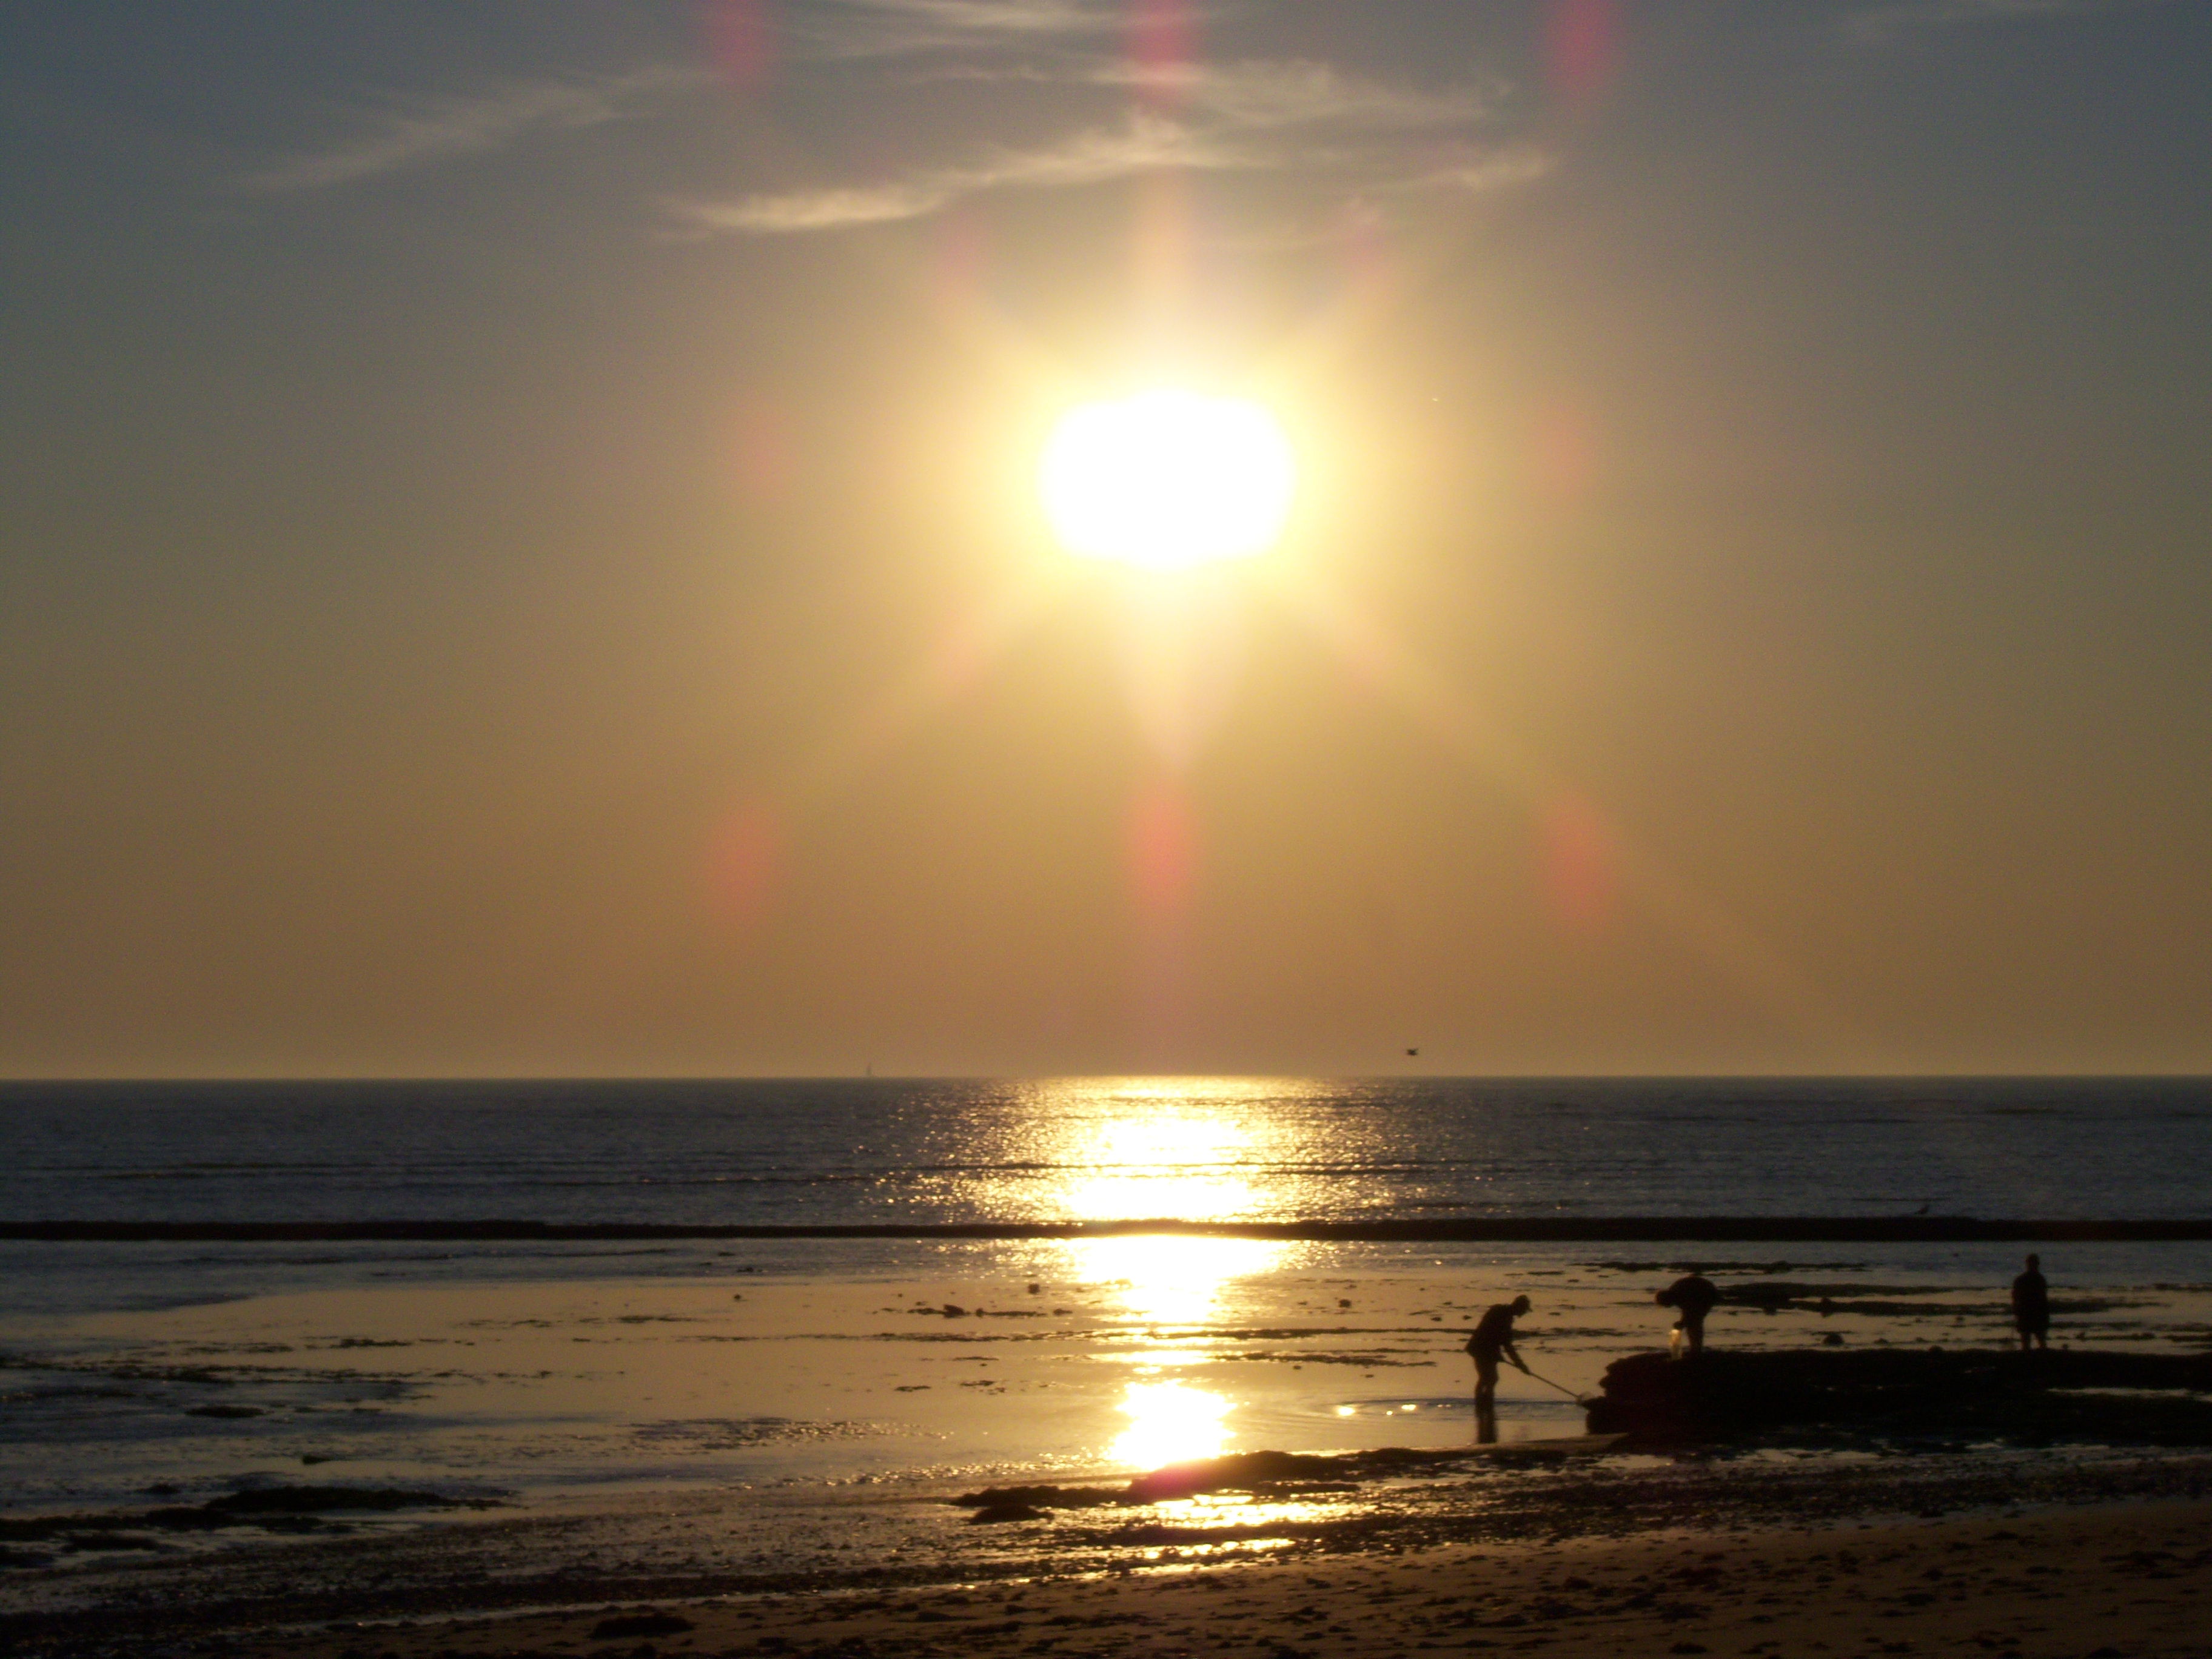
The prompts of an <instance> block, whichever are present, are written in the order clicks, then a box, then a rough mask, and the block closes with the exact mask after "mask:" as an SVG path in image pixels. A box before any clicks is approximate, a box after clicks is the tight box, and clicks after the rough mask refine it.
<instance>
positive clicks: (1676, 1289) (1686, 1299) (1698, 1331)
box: [1651, 1267, 1721, 1354]
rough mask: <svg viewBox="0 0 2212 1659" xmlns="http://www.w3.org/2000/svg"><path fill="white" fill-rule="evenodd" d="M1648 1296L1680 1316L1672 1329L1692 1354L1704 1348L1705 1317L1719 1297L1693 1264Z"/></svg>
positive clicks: (1711, 1282)
mask: <svg viewBox="0 0 2212 1659" xmlns="http://www.w3.org/2000/svg"><path fill="white" fill-rule="evenodd" d="M1651 1299H1652V1300H1653V1301H1654V1302H1656V1303H1657V1304H1659V1305H1660V1306H1661V1307H1662V1308H1672V1309H1673V1310H1674V1311H1675V1313H1676V1314H1677V1315H1678V1316H1679V1317H1678V1318H1677V1319H1676V1320H1675V1322H1674V1326H1675V1328H1676V1329H1677V1330H1679V1331H1680V1332H1681V1333H1682V1340H1683V1341H1684V1342H1685V1343H1686V1344H1687V1345H1688V1346H1689V1350H1690V1352H1692V1353H1693V1354H1696V1353H1703V1352H1705V1316H1706V1315H1707V1314H1709V1313H1711V1311H1712V1310H1713V1308H1714V1305H1715V1304H1717V1303H1718V1302H1719V1301H1720V1299H1721V1293H1720V1291H1719V1290H1718V1289H1717V1287H1716V1286H1715V1285H1714V1284H1713V1281H1712V1280H1711V1279H1708V1278H1706V1277H1705V1275H1704V1274H1703V1273H1699V1271H1698V1270H1697V1269H1696V1268H1695V1267H1692V1268H1691V1269H1690V1271H1689V1273H1687V1274H1686V1276H1685V1277H1683V1278H1680V1279H1676V1280H1675V1281H1674V1283H1673V1284H1671V1285H1668V1287H1667V1288H1666V1289H1665V1290H1663V1291H1656V1292H1655V1293H1654V1294H1653V1296H1652V1297H1651Z"/></svg>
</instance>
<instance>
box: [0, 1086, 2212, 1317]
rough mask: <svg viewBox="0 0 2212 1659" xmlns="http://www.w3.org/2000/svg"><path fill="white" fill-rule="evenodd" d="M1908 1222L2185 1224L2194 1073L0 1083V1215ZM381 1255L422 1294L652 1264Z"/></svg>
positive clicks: (274, 1260) (331, 1259)
mask: <svg viewBox="0 0 2212 1659" xmlns="http://www.w3.org/2000/svg"><path fill="white" fill-rule="evenodd" d="M1923 1214H1927V1215H1936V1216H1973V1217H1980V1218H2081V1219H2096V1218H2137V1219H2147V1220H2164V1219H2179V1218H2202V1217H2205V1216H2208V1215H2212V1079H2133V1078H2130V1079H1948V1078H1947V1079H1510V1080H1488V1079H1353V1080H1315V1079H1273V1078H1181V1077H1176V1078H1079V1079H1043V1080H1011V1081H959V1080H937V1079H927V1080H895V1079H840V1080H816V1079H805V1080H750V1079H748V1080H742V1081H689V1080H686V1081H667V1082H654V1081H618V1082H606V1081H590V1082H543V1081H540V1082H513V1081H501V1082H382V1081H379V1082H307V1083H281V1082H252V1083H236V1082H205V1083H200V1082H193V1083H14V1084H0V1222H53V1221H62V1222H79V1221H88V1222H223V1223H258V1222H283V1223H357V1222H410V1221H477V1220H494V1221H509V1222H544V1223H549V1224H554V1225H564V1224H610V1223H611V1224H617V1225H623V1224H635V1225H679V1226H680V1225H767V1226H792V1227H805V1226H825V1225H827V1226H835V1225H872V1224H873V1225H883V1224H892V1225H902V1224H924V1225H927V1224H945V1223H956V1224H957V1223H969V1222H992V1223H1017V1224H1018V1223H1029V1222H1034V1223H1059V1222H1067V1221H1130V1220H1138V1219H1176V1220H1184V1221H1264V1222H1299V1221H1310V1222H1334V1221H1375V1220H1389V1219H1399V1220H1408V1221H1420V1220H1424V1219H1432V1218H1446V1217H1454V1216H1469V1217H1518V1216H1547V1217H1556V1218H1574V1217H1576V1216H1593V1217H1595V1216H1621V1215H1634V1216H1669V1215H1698V1216H1715V1215H1742V1216H1792V1215H1799V1216H1802V1215H1818V1216H1875V1217H1883V1216H1887V1217H1905V1216H1914V1215H1923ZM393 1254H394V1252H393V1251H392V1249H391V1248H390V1247H389V1246H386V1247H384V1248H383V1249H374V1248H364V1249H358V1250H355V1251H351V1252H348V1251H341V1250H326V1251H321V1252H313V1253H307V1254H305V1255H303V1254H302V1253H301V1251H300V1250H298V1249H296V1248H289V1249H286V1248H270V1249H259V1250H253V1249H228V1250H200V1251H191V1252H179V1251H177V1250H175V1249H166V1250H165V1249H156V1248H150V1247H139V1248H127V1247H116V1248H111V1249H78V1250H75V1251H71V1250H68V1249H62V1248H60V1247H55V1246H35V1245H34V1246H24V1245H15V1244H10V1245H5V1246H0V1266H4V1267H7V1268H8V1269H9V1272H8V1273H7V1277H6V1283H5V1287H4V1290H0V1311H4V1310H7V1309H9V1308H11V1307H12V1308H15V1309H17V1310H21V1309H25V1308H28V1307H33V1306H35V1307H37V1308H39V1309H40V1310H46V1311H58V1310H64V1309H94V1308H100V1307H113V1306H127V1305H137V1306H145V1305H155V1304H161V1303H166V1302H170V1301H173V1300H177V1299H179V1298H183V1299H191V1298H194V1297H203V1296H226V1295H234V1294H238V1293H240V1291H241V1290H243V1289H245V1288H247V1287H249V1286H259V1285H266V1284H274V1283H280V1282H281V1283H284V1284H301V1283H314V1282H322V1281H324V1280H327V1279H334V1278H335V1279H342V1278H344V1277H346V1276H348V1273H349V1265H351V1264H352V1263H353V1262H355V1261H363V1262H366V1261H372V1260H373V1261H377V1262H379V1263H380V1264H383V1265H386V1266H388V1265H389V1263H388V1261H387V1260H386V1259H387V1258H389V1257H390V1256H392V1255H393ZM401 1254H403V1255H412V1256H413V1257H415V1258H416V1259H418V1260H419V1261H420V1262H421V1264H422V1268H423V1270H424V1271H425V1272H431V1271H436V1272H439V1273H470V1272H485V1273H496V1274H509V1273H530V1272H533V1271H537V1270H538V1268H540V1267H543V1268H544V1270H546V1271H555V1272H566V1271H571V1270H573V1269H574V1267H579V1266H581V1265H582V1264H584V1263H586V1262H588V1261H592V1260H600V1261H621V1260H628V1261H630V1262H631V1263H632V1265H636V1264H638V1263H641V1262H646V1261H649V1260H650V1259H651V1258H650V1255H649V1253H643V1252H635V1251H633V1252H628V1253H618V1254H617V1255H607V1254H605V1253H603V1252H595V1251H594V1250H593V1249H592V1248H591V1247H589V1246H571V1247H567V1248H563V1247H560V1246H557V1245H552V1244H548V1245H544V1246H532V1247H527V1248H519V1247H518V1246H517V1245H516V1244H515V1243H513V1242H500V1241H488V1242H486V1243H483V1244H482V1245H481V1246H479V1247H469V1246H457V1245H455V1244H453V1243H441V1244H440V1245H439V1246H438V1247H437V1248H435V1249H417V1250H414V1251H412V1252H403V1253H401ZM808 1254H809V1252H808V1251H807V1249H805V1248H804V1247H803V1241H801V1242H798V1243H797V1244H796V1245H795V1246H794V1247H793V1248H790V1249H786V1250H785V1251H783V1252H782V1253H781V1256H782V1258H783V1259H784V1260H785V1261H787V1263H788V1264H789V1265H790V1266H791V1267H793V1268H794V1269H798V1270H803V1268H804V1267H805V1263H806V1261H807V1258H808ZM115 1262H125V1263H127V1264H128V1271H127V1272H125V1273H122V1274H120V1275H118V1274H117V1273H113V1272H111V1271H108V1270H107V1268H108V1267H109V1265H110V1264H112V1263H115ZM257 1263H263V1264H265V1266H264V1267H263V1268H262V1270H261V1271H259V1272H256V1271H255V1265H256V1264H257Z"/></svg>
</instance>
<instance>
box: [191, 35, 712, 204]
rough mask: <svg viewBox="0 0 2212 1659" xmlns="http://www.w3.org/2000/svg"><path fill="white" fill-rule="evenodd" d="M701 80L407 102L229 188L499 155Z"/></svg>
mask: <svg viewBox="0 0 2212 1659" xmlns="http://www.w3.org/2000/svg"><path fill="white" fill-rule="evenodd" d="M701 79H702V73H701V71H699V70H696V69H692V68H689V67H686V66H683V65H677V64H665V65H656V66H652V67H648V68H644V69H638V70H630V71H629V72H628V73H627V74H623V75H616V76H596V77H591V78H580V79H565V80H551V81H535V82H517V83H513V84H510V85H507V86H504V87H499V88H494V89H492V90H490V91H489V92H483V93H477V94H471V95H470V96H467V97H459V98H441V99H428V98H418V99H411V100H406V101H405V102H403V103H395V104H393V105H392V106H389V107H387V108H386V109H384V110H382V111H380V112H378V114H377V115H376V116H375V117H374V118H373V119H371V120H369V121H368V122H366V123H364V124H363V125H362V130H361V131H357V132H356V135H355V136H354V137H351V138H349V139H347V140H346V141H345V142H343V143H338V144H334V145H332V146H331V147H329V148H328V149H318V150H310V151H307V153H305V154H303V155H293V156H289V157H287V158H285V159H284V160H283V161H273V162H270V163H268V164H266V165H264V166H263V167H258V168H255V169H254V170H252V171H251V172H249V173H243V174H240V176H239V177H238V178H237V179H235V180H234V183H235V184H236V185H238V187H239V188H240V189H241V190H246V191H254V192H257V193H261V194H266V195H285V194H291V193H295V192H299V191H316V190H328V189H330V188H331V187H332V186H334V185H349V184H354V183H356V182H358V181H360V180H362V179H374V178H380V177H381V176H383V175H385V174H386V173H400V172H404V171H405V170H407V169H409V168H410V167H422V166H424V165H426V164H427V163H429V162H432V161H439V160H441V159H444V158H446V157H448V156H454V155H469V154H471V153H480V152H483V151H487V150H495V149H504V148H506V147H507V146H508V145H510V144H513V143H518V142H520V140H522V139H524V138H526V137H530V136H532V134H536V133H540V132H552V131H568V130H573V129H575V128H580V127H593V126H600V125H605V124H606V123H608V122H610V121H619V120H623V119H624V118H628V117H629V116H632V115H635V114H636V113H637V112H638V111H639V109H640V108H641V106H643V105H644V104H646V103H647V101H648V100H650V99H651V98H652V97H653V96H654V95H655V94H659V93H662V92H665V91H666V90H668V89H670V88H675V87H680V86H686V85H690V84H695V83H696V82H699V81H700V80H701Z"/></svg>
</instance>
